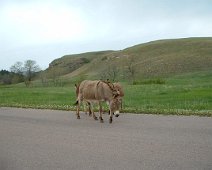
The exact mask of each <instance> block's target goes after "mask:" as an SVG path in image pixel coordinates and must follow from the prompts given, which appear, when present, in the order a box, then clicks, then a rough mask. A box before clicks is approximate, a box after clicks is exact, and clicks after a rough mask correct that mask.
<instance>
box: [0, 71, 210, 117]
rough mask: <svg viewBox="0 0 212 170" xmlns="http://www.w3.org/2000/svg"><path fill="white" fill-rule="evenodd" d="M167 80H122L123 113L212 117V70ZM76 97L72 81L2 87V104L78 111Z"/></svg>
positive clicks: (0, 88) (0, 93)
mask: <svg viewBox="0 0 212 170" xmlns="http://www.w3.org/2000/svg"><path fill="white" fill-rule="evenodd" d="M164 81H165V83H164V84H152V83H150V84H148V83H144V84H142V83H141V84H137V85H129V84H128V83H123V86H124V91H125V97H124V105H123V106H124V107H123V112H133V113H152V114H173V115H198V116H212V72H199V73H192V74H191V73H190V74H184V75H180V76H174V77H172V78H167V79H164ZM147 82H148V81H147ZM149 82H152V81H149ZM75 98H76V97H75V89H74V85H73V84H69V85H66V86H64V87H41V86H34V87H31V88H26V87H24V86H22V85H19V86H18V85H15V86H1V87H0V106H1V107H3V106H8V107H22V108H38V109H60V110H75V107H74V106H73V103H74V102H75Z"/></svg>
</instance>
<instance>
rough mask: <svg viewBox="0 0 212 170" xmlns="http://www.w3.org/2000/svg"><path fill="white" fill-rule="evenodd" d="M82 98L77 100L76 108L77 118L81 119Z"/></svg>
mask: <svg viewBox="0 0 212 170" xmlns="http://www.w3.org/2000/svg"><path fill="white" fill-rule="evenodd" d="M79 112H80V100H78V101H77V110H76V115H77V119H80V114H79Z"/></svg>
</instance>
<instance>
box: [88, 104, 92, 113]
mask: <svg viewBox="0 0 212 170" xmlns="http://www.w3.org/2000/svg"><path fill="white" fill-rule="evenodd" d="M88 112H89V116H91V115H92V110H91V103H90V102H88Z"/></svg>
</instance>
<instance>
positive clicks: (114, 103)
mask: <svg viewBox="0 0 212 170" xmlns="http://www.w3.org/2000/svg"><path fill="white" fill-rule="evenodd" d="M76 95H77V101H76V103H75V104H76V105H77V110H76V115H77V119H80V114H79V111H80V104H81V103H82V102H85V103H87V104H88V105H89V106H90V105H91V104H92V103H97V104H99V119H100V122H103V118H102V112H103V110H102V102H106V103H107V104H108V106H109V111H110V119H109V122H110V123H112V121H113V114H114V113H115V115H118V113H119V112H120V109H121V105H122V97H123V96H124V93H123V89H122V87H121V85H120V84H119V83H110V82H108V81H101V80H95V81H91V80H84V81H82V82H81V83H80V84H79V85H76ZM92 115H93V118H94V119H95V120H98V119H97V117H96V115H95V113H94V112H93V111H92Z"/></svg>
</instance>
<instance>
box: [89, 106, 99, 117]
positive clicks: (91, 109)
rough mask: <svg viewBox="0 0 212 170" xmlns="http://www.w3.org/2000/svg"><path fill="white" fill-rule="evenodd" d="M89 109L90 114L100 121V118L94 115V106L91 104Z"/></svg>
mask: <svg viewBox="0 0 212 170" xmlns="http://www.w3.org/2000/svg"><path fill="white" fill-rule="evenodd" d="M89 108H90V110H89V112H91V113H92V116H93V118H94V120H98V118H97V117H96V115H95V113H94V109H93V104H92V103H90V105H89Z"/></svg>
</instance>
